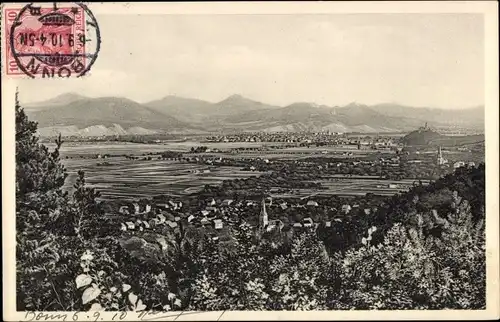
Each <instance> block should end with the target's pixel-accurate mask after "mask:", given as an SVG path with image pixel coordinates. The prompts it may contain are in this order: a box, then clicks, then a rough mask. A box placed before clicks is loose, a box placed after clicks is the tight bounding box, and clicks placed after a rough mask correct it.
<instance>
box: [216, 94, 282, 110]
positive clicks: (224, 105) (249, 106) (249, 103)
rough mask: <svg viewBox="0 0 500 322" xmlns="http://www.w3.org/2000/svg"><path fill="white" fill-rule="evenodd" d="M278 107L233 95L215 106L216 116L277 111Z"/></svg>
mask: <svg viewBox="0 0 500 322" xmlns="http://www.w3.org/2000/svg"><path fill="white" fill-rule="evenodd" d="M275 108H276V106H272V105H267V104H264V103H261V102H257V101H254V100H251V99H248V98H245V97H243V96H241V95H238V94H235V95H231V96H229V97H228V98H226V99H225V100H222V101H220V102H218V103H215V104H214V109H215V113H216V115H236V114H239V113H246V112H253V111H260V110H266V109H275Z"/></svg>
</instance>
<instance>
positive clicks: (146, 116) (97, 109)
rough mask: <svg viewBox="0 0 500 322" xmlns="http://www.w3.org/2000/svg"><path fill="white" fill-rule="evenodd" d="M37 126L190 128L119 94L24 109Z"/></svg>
mask: <svg viewBox="0 0 500 322" xmlns="http://www.w3.org/2000/svg"><path fill="white" fill-rule="evenodd" d="M27 113H28V115H29V116H30V117H32V118H33V119H34V120H36V121H37V122H38V124H39V128H44V127H54V126H76V127H78V128H85V127H89V126H95V125H102V126H105V127H109V126H114V124H118V125H120V126H121V127H123V128H125V129H127V128H130V127H143V128H150V129H159V130H170V129H179V128H183V127H186V128H189V125H188V124H186V123H183V122H181V121H179V120H177V119H175V118H174V117H172V116H168V115H165V114H162V113H160V112H158V111H155V110H153V109H150V108H148V107H145V106H143V105H141V104H139V103H137V102H134V101H132V100H129V99H126V98H119V97H102V98H82V99H78V100H76V101H73V102H71V103H69V104H55V105H53V106H50V107H46V108H43V109H42V110H35V111H33V110H31V111H27Z"/></svg>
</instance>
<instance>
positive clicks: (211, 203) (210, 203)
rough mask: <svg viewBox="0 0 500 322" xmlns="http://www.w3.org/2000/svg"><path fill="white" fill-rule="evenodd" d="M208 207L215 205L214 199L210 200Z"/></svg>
mask: <svg viewBox="0 0 500 322" xmlns="http://www.w3.org/2000/svg"><path fill="white" fill-rule="evenodd" d="M208 204H209V205H210V206H215V205H216V204H217V203H216V202H215V199H214V198H212V201H210V202H209V203H208Z"/></svg>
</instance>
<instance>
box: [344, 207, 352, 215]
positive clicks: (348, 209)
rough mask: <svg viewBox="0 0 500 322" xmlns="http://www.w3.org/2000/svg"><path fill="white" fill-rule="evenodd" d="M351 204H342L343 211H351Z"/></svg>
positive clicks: (346, 212)
mask: <svg viewBox="0 0 500 322" xmlns="http://www.w3.org/2000/svg"><path fill="white" fill-rule="evenodd" d="M351 209H352V207H351V205H342V212H343V213H345V214H348V213H349V212H350V211H351Z"/></svg>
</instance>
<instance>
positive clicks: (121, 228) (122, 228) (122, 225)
mask: <svg viewBox="0 0 500 322" xmlns="http://www.w3.org/2000/svg"><path fill="white" fill-rule="evenodd" d="M120 230H122V231H126V230H127V226H125V224H124V223H122V224H121V227H120Z"/></svg>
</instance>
